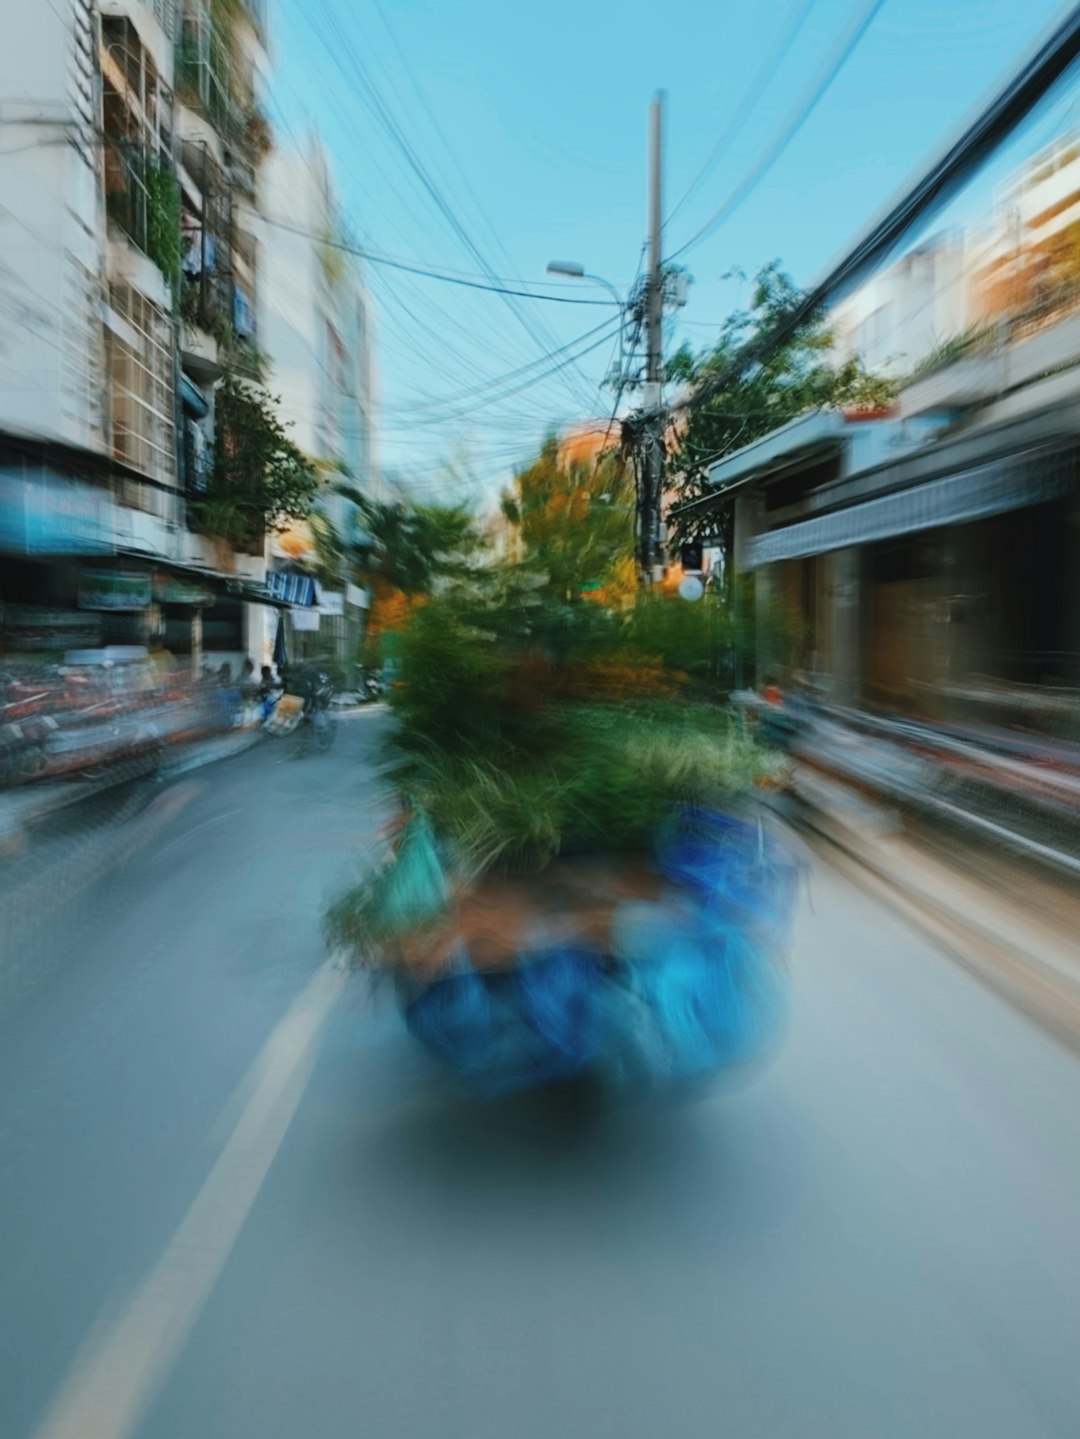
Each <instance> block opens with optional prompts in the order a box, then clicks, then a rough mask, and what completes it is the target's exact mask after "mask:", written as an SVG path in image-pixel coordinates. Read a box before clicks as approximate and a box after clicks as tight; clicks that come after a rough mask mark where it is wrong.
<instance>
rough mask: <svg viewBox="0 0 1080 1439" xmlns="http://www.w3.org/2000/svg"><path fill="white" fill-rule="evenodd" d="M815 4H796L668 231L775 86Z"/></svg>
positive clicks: (797, 0)
mask: <svg viewBox="0 0 1080 1439" xmlns="http://www.w3.org/2000/svg"><path fill="white" fill-rule="evenodd" d="M814 4H815V0H794V3H793V5H792V7H791V10H790V11H789V13H788V17H787V19H786V21H785V22H784V24H783V25H781V27H780V29H779V31H778V32H777V35H776V40H775V42H774V44H773V46H772V47H771V49H769V50H768V51H767V52H766V54H765V56H764V59H763V60H762V63H761V65H760V66H759V67H758V71H757V74H756V75H755V76H754V78H753V80H752V81H751V82H750V84H749V85H748V86H747V88H746V90H744V91H743V95H742V99H741V100H740V101H739V103H738V104H737V105H736V106H735V109H734V111H733V112H732V115H731V118H730V120H728V122H727V124H726V125H725V126H724V128H723V130H722V131H721V133H720V138H719V139H718V140H717V142H716V144H715V145H714V146H713V148H712V149H711V150H710V151H709V154H708V156H707V157H706V159H705V161H704V163H703V164H702V166H701V169H700V170H699V171H698V172H697V174H696V175H695V176H694V178H693V179H692V180H691V181H690V184H689V185H688V186H687V188H686V190H685V192H684V193H683V197H682V199H681V200H679V202H678V204H676V205H675V207H674V208H673V209H672V211H671V212H670V214H669V215H668V217H667V219H666V220H665V221H664V225H665V228H666V226H667V225H670V223H671V222H672V220H674V218H675V216H676V215H677V214H678V213H679V211H680V210H681V209H682V207H683V206H684V205H685V204H686V202H687V200H689V198H690V196H691V195H692V194H693V193H694V191H695V190H696V189H697V188H698V186H699V185H700V184H701V182H702V180H704V178H705V176H706V175H708V174H709V172H710V171H711V170H712V169H713V167H714V166H715V164H716V162H717V160H718V159H719V158H720V156H721V155H722V154H723V153H724V151H725V150H726V149H727V146H728V144H729V143H730V141H731V139H732V137H733V136H734V135H736V134H737V133H738V131H739V129H740V127H741V126H742V124H743V122H744V120H746V118H747V116H748V115H749V114H750V112H751V111H752V110H753V108H754V106H755V105H756V104H757V102H758V101H759V100H760V99H761V97H762V95H763V94H764V93H765V91H766V90H767V89H768V88H769V86H770V85H771V84H772V81H773V79H774V78H775V76H776V72H777V71H778V70H779V68H780V66H781V65H782V64H783V63H784V61H785V60H786V58H787V54H788V51H789V50H790V49H791V47H792V45H793V44H794V43H795V41H796V39H797V38H798V35H799V31H800V30H801V29H802V27H803V25H804V23H805V21H806V18H807V16H808V15H809V14H810V11H811V10H812V9H813V8H814Z"/></svg>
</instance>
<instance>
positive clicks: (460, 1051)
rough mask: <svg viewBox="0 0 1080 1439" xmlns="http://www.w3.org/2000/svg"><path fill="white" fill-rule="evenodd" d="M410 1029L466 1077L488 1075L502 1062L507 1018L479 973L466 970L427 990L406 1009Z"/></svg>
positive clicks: (427, 987) (447, 977) (430, 1048)
mask: <svg viewBox="0 0 1080 1439" xmlns="http://www.w3.org/2000/svg"><path fill="white" fill-rule="evenodd" d="M405 1024H406V1026H407V1028H408V1030H409V1032H410V1034H412V1035H413V1036H414V1037H415V1038H416V1039H418V1040H419V1041H420V1042H421V1044H423V1045H425V1046H426V1047H427V1048H428V1049H429V1050H430V1051H431V1052H432V1053H433V1054H435V1055H437V1056H438V1057H439V1058H440V1059H441V1060H442V1061H443V1062H444V1063H445V1064H448V1065H449V1066H450V1067H451V1068H452V1069H454V1070H456V1071H457V1072H458V1073H459V1074H461V1075H463V1076H466V1077H467V1076H470V1075H478V1074H482V1073H485V1072H488V1071H489V1070H490V1069H491V1068H492V1066H493V1065H494V1063H495V1060H496V1058H497V1056H498V1052H499V1046H500V1040H501V1036H502V1030H503V1017H502V1015H501V1013H500V1012H499V1009H498V1007H497V1005H496V1003H495V1001H494V999H493V998H492V996H491V994H490V993H489V991H488V988H487V986H486V985H485V983H484V981H483V978H482V977H481V976H480V975H478V974H477V973H476V972H475V971H474V970H471V969H462V970H461V971H460V972H458V973H456V974H449V975H446V976H444V977H443V978H442V979H436V980H433V981H432V982H431V983H430V984H428V985H426V986H424V987H423V988H422V989H421V990H420V991H419V992H418V993H416V994H415V995H414V996H413V997H412V999H411V1000H410V1001H409V1003H408V1004H407V1005H406V1007H405Z"/></svg>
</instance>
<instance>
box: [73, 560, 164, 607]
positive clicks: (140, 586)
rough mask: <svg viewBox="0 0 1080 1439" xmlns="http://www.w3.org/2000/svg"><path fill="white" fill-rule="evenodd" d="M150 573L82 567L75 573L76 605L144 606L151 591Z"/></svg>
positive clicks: (149, 600) (148, 601)
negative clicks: (76, 582)
mask: <svg viewBox="0 0 1080 1439" xmlns="http://www.w3.org/2000/svg"><path fill="white" fill-rule="evenodd" d="M152 590H153V587H152V584H151V581H150V576H149V575H146V574H139V573H137V572H134V571H128V570H83V572H82V574H81V575H80V576H79V608H80V609H83V610H118V611H124V610H144V609H146V608H147V606H148V605H149V604H150V602H151V599H152V597H153V595H152Z"/></svg>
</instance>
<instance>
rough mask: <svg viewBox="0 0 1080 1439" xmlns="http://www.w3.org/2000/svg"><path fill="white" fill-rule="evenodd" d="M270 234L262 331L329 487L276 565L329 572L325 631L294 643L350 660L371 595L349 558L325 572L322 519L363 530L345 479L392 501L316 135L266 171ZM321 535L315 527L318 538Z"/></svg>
mask: <svg viewBox="0 0 1080 1439" xmlns="http://www.w3.org/2000/svg"><path fill="white" fill-rule="evenodd" d="M262 180H263V206H264V217H265V224H264V231H263V234H264V240H263V248H262V281H263V283H262V287H261V290H260V300H259V311H258V317H259V330H260V335H261V337H262V344H263V345H264V347H265V349H266V352H267V356H268V383H269V385H270V388H271V389H272V390H273V392H274V393H275V394H276V395H280V396H281V397H282V398H281V405H280V410H281V416H282V419H283V420H284V421H285V423H286V424H287V426H288V427H289V433H290V437H291V438H292V439H293V440H294V441H295V443H296V444H297V445H299V447H300V448H301V450H303V451H304V453H305V454H308V455H310V456H312V457H313V458H314V459H315V460H316V461H317V462H318V463H319V465H320V467H321V469H322V471H323V474H324V476H325V481H326V483H325V485H324V492H323V494H322V495H321V496H320V499H319V502H318V514H317V516H316V517H315V519H314V521H313V523H312V525H310V526H308V525H299V526H294V527H292V528H291V529H290V530H289V531H286V532H285V533H284V534H283V535H280V536H276V537H272V538H271V541H270V564H271V567H272V568H273V569H276V570H288V569H290V568H302V569H308V570H311V571H312V572H313V573H314V572H320V575H321V578H320V583H319V586H318V591H319V605H318V610H317V620H316V621H315V622H317V624H318V629H317V630H313V629H311V628H308V627H307V626H310V625H311V624H312V623H313V620H314V619H315V617H309V616H305V617H304V620H303V623H304V625H305V628H303V629H302V630H300V631H298V632H297V633H296V634H295V636H294V637H293V649H294V650H297V651H299V652H301V653H309V654H314V653H324V654H326V655H328V656H332V657H333V658H334V659H335V660H337V661H338V662H340V663H342V664H344V665H346V666H348V665H350V664H351V663H353V662H354V661H355V660H356V659H357V657H358V655H359V646H360V638H361V632H362V629H363V622H364V613H365V608H366V596H365V595H363V594H362V593H361V592H360V591H359V590H358V589H357V587H356V586H355V585H353V584H351V583H350V582H349V579H348V575H347V574H346V572H345V571H346V566H345V565H342V567H341V573H340V575H338V576H337V577H336V579H335V578H334V577H333V576H331V575H329V574H326V572H325V563H324V562H322V561H321V557H320V555H319V553H318V546H317V544H316V536H317V532H318V528H319V524H320V521H321V522H323V523H324V525H325V526H328V527H329V529H330V530H331V531H332V532H333V533H334V534H336V535H337V536H339V537H340V538H341V539H342V540H344V541H345V542H346V544H349V543H351V542H352V541H354V540H355V539H356V537H357V534H358V530H359V525H360V521H359V518H358V513H357V510H356V506H355V505H353V504H352V503H351V502H350V501H349V500H348V499H346V498H344V497H343V496H342V495H341V494H339V493H337V492H336V487H337V486H338V485H344V486H346V487H348V488H350V489H353V490H355V491H357V492H358V493H360V494H363V495H364V496H366V497H368V498H371V499H379V498H380V497H381V496H382V491H383V486H382V483H381V481H380V478H379V475H378V470H377V465H376V460H375V436H374V422H373V404H372V364H371V338H370V332H371V326H370V310H369V302H368V296H367V291H366V288H365V284H364V274H363V269H362V266H361V263H360V260H359V259H358V257H357V256H356V254H355V253H354V252H353V251H352V249H351V247H350V246H349V245H348V240H347V234H346V230H345V227H344V224H343V221H342V215H341V207H340V203H339V200H338V197H337V193H336V190H335V186H334V181H333V177H332V175H331V172H330V166H329V162H328V160H327V157H326V154H325V151H324V149H323V147H322V145H321V144H320V143H319V141H318V139H317V138H315V137H314V136H312V137H310V138H309V139H308V140H307V142H306V143H305V144H304V145H303V146H302V147H292V148H285V147H279V148H277V149H275V151H274V153H273V155H271V156H270V157H269V158H268V161H267V163H266V166H265V168H264V171H263V176H262ZM313 531H314V532H315V533H314V534H313Z"/></svg>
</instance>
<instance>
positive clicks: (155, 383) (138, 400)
mask: <svg viewBox="0 0 1080 1439" xmlns="http://www.w3.org/2000/svg"><path fill="white" fill-rule="evenodd" d="M110 294H111V300H112V307H113V310H114V311H115V312H116V314H117V315H118V316H120V318H121V319H122V320H125V321H127V326H128V327H129V330H130V331H134V334H135V340H136V343H135V344H134V345H133V344H130V343H129V342H128V341H127V340H126V339H122V338H121V337H120V336H119V335H116V334H113V335H111V336H110V366H109V370H110V379H111V381H112V451H113V454H114V455H115V457H116V458H117V459H118V460H122V461H123V462H124V463H125V464H126V465H130V466H131V467H132V469H135V470H138V471H139V472H140V473H141V474H144V475H146V476H147V477H148V478H150V479H154V480H159V481H163V482H165V483H167V484H171V483H172V482H173V480H174V476H175V461H174V447H175V437H174V430H175V424H174V378H173V360H172V346H171V343H170V338H171V337H170V329H169V321H168V318H167V316H166V315H165V313H164V311H163V310H159V309H158V307H157V306H156V305H155V304H153V302H152V301H150V300H148V299H147V298H146V296H145V295H142V294H140V293H139V291H138V290H136V289H134V288H133V287H132V286H130V285H113V286H112V287H111V292H110ZM147 488H148V487H145V486H141V487H140V489H143V490H146V489H147ZM140 507H141V508H146V505H145V504H141V505H140Z"/></svg>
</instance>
